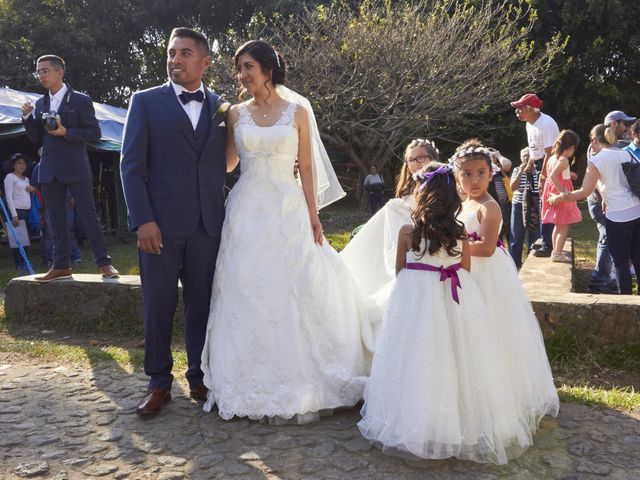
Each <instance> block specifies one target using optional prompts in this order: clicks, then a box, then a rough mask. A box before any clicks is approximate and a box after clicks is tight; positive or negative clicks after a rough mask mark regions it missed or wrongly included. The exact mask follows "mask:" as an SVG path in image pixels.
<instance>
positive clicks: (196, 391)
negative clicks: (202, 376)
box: [189, 383, 209, 402]
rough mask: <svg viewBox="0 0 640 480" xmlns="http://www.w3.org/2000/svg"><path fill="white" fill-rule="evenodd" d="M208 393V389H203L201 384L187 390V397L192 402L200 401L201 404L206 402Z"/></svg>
mask: <svg viewBox="0 0 640 480" xmlns="http://www.w3.org/2000/svg"><path fill="white" fill-rule="evenodd" d="M208 393H209V389H208V388H207V387H205V386H204V384H203V383H201V384H200V385H196V386H194V387H190V388H189V396H190V397H191V398H193V399H194V400H202V401H203V402H206V401H207V394H208Z"/></svg>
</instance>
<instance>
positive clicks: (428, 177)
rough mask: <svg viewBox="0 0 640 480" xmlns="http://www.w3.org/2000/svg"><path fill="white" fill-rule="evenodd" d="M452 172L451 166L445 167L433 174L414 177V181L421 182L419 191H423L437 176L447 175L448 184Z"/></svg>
mask: <svg viewBox="0 0 640 480" xmlns="http://www.w3.org/2000/svg"><path fill="white" fill-rule="evenodd" d="M450 172H451V167H450V166H449V165H443V166H441V167H438V168H436V169H435V170H434V171H433V172H420V173H416V174H415V175H413V179H414V180H419V181H420V182H421V184H420V186H419V187H418V190H419V191H423V190H424V189H425V188H427V185H428V184H429V182H430V181H431V179H432V178H433V177H435V176H436V175H446V176H447V184H448V183H449V173H450Z"/></svg>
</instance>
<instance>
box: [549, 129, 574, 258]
mask: <svg viewBox="0 0 640 480" xmlns="http://www.w3.org/2000/svg"><path fill="white" fill-rule="evenodd" d="M579 143H580V137H578V134H577V133H576V132H574V131H572V130H563V131H561V132H560V135H559V136H558V138H557V139H556V142H555V143H554V144H553V148H552V149H551V151H552V152H553V155H552V156H551V157H549V161H548V162H547V181H546V182H545V184H544V189H543V191H542V223H553V224H554V225H555V227H554V228H553V237H552V239H553V252H551V261H552V262H571V258H569V257H567V256H566V255H565V254H564V251H563V249H564V242H565V241H566V240H567V236H568V235H569V225H571V224H572V223H578V222H580V221H582V214H581V213H580V209H579V208H578V204H577V203H576V202H575V201H573V202H560V203H557V204H556V205H551V204H550V203H549V198H550V197H551V196H552V195H562V194H563V193H566V192H571V191H573V183H571V170H570V169H569V166H570V165H569V159H570V158H571V157H573V155H574V154H575V153H576V148H578V144H579Z"/></svg>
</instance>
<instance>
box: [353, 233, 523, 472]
mask: <svg viewBox="0 0 640 480" xmlns="http://www.w3.org/2000/svg"><path fill="white" fill-rule="evenodd" d="M423 245H424V241H423ZM458 250H459V251H461V243H460V242H459V244H458ZM417 257H419V254H416V253H414V252H407V264H408V267H411V266H412V265H411V264H420V265H427V267H423V268H436V269H439V268H440V267H442V272H441V271H439V270H438V271H425V270H416V269H410V268H405V269H403V270H402V271H400V273H399V274H398V277H397V281H396V284H395V286H394V289H393V292H392V294H391V298H390V300H389V305H388V308H387V312H386V315H385V318H384V322H383V325H382V329H381V331H380V335H379V337H378V339H377V343H376V350H375V355H374V358H373V366H372V371H371V377H370V378H369V380H368V382H367V385H366V387H365V394H364V399H365V405H364V407H363V408H362V416H363V418H362V420H361V421H360V422H359V423H358V428H359V429H360V431H361V432H362V434H363V435H364V436H365V437H366V438H367V439H369V440H371V441H373V442H375V443H378V444H381V445H382V446H383V447H384V448H385V449H390V450H392V451H396V452H404V453H410V454H412V455H414V456H417V457H422V458H431V459H441V458H448V457H457V458H461V459H468V460H474V461H477V462H493V463H506V462H507V461H508V460H509V459H511V458H515V457H516V456H518V455H520V454H521V453H522V452H523V451H524V450H525V449H526V448H527V447H528V446H529V445H531V432H530V429H529V424H528V422H527V418H526V417H524V416H522V414H521V412H520V411H519V409H518V405H517V403H516V397H515V394H514V392H513V389H512V388H511V385H510V383H509V381H508V379H507V375H506V370H505V368H504V362H503V360H502V359H501V358H500V357H499V356H497V355H496V338H495V333H494V332H493V330H492V328H491V326H490V325H491V322H490V321H489V319H488V317H487V312H486V309H485V305H484V300H483V298H482V294H481V293H480V290H479V288H478V287H477V285H476V284H475V281H474V280H473V279H472V277H471V275H470V274H469V272H467V271H466V270H463V269H458V270H457V271H456V272H455V273H456V275H457V278H458V279H459V283H460V288H455V287H452V282H454V279H453V278H450V277H449V273H447V270H448V271H449V272H450V271H451V270H453V269H455V268H456V265H459V262H460V258H459V257H457V258H456V257H451V256H449V255H447V254H446V252H444V251H443V250H440V251H439V252H438V253H437V254H435V255H429V254H428V253H425V255H424V257H422V258H417ZM414 268H415V265H414ZM454 292H455V293H454ZM456 296H457V297H458V300H459V303H457V302H456V300H455V297H456Z"/></svg>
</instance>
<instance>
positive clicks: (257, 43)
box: [233, 40, 287, 100]
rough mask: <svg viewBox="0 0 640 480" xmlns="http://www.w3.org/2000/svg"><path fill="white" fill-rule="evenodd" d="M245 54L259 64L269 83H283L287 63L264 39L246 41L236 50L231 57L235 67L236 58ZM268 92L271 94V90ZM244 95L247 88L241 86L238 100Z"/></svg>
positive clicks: (243, 97) (236, 63)
mask: <svg viewBox="0 0 640 480" xmlns="http://www.w3.org/2000/svg"><path fill="white" fill-rule="evenodd" d="M245 54H247V55H249V56H250V57H251V58H253V59H254V60H255V61H256V62H258V63H259V64H260V69H261V70H262V73H263V74H265V75H267V76H268V77H269V78H270V79H271V83H273V84H274V85H284V82H285V78H286V75H287V64H286V63H285V61H284V58H282V55H280V54H279V53H278V52H276V50H275V48H273V47H272V46H271V45H269V44H268V43H267V42H265V41H264V40H250V41H248V42H247V43H245V44H244V45H242V46H241V47H240V48H238V49H237V50H236V53H235V55H234V57H233V61H234V64H235V66H236V68H237V67H238V59H239V58H240V57H241V56H242V55H245ZM264 85H265V87H267V82H265V84H264ZM268 88H269V87H267V89H268ZM269 94H271V92H269ZM246 95H247V90H246V89H245V88H242V90H241V91H240V95H238V98H239V99H240V100H244V99H245V97H246Z"/></svg>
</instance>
